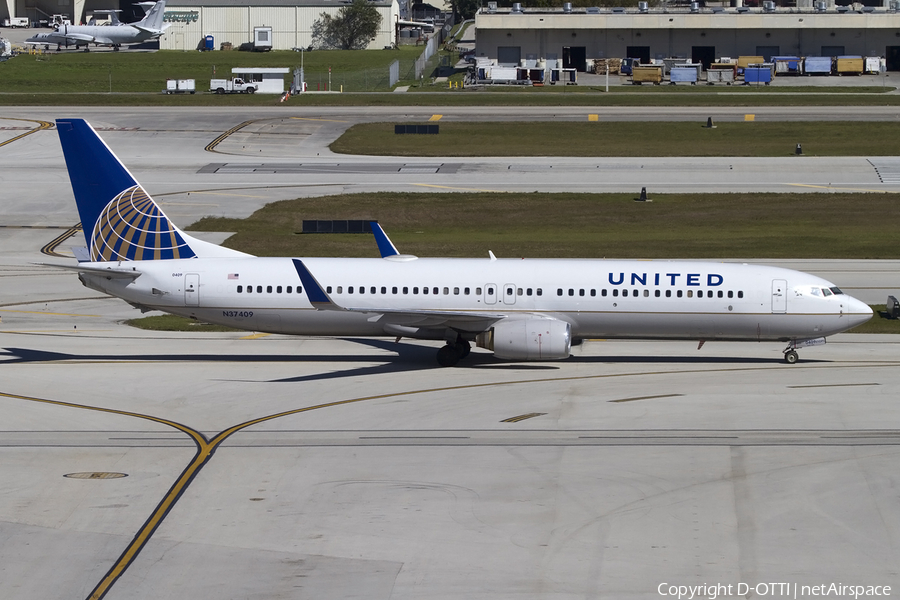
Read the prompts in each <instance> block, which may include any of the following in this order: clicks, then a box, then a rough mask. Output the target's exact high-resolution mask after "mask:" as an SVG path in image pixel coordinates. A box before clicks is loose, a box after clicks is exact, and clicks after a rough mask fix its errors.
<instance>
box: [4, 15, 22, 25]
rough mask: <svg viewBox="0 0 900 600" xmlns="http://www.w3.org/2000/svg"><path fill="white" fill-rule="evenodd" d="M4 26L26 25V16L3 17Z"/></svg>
mask: <svg viewBox="0 0 900 600" xmlns="http://www.w3.org/2000/svg"><path fill="white" fill-rule="evenodd" d="M3 26H4V27H28V17H10V18H8V19H3Z"/></svg>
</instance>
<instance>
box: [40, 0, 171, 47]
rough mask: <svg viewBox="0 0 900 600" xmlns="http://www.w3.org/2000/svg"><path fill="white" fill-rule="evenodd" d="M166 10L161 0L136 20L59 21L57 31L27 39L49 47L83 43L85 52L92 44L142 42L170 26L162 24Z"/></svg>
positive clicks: (153, 38) (113, 45)
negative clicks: (78, 23)
mask: <svg viewBox="0 0 900 600" xmlns="http://www.w3.org/2000/svg"><path fill="white" fill-rule="evenodd" d="M165 11H166V0H159V1H158V2H157V3H156V4H155V5H154V6H153V8H151V9H150V11H149V12H148V13H147V14H146V15H144V18H143V19H141V20H140V21H138V22H137V23H128V24H124V23H119V24H114V25H60V26H59V28H58V29H57V30H56V31H53V32H49V33H39V34H37V35H35V36H33V37H30V38H28V39H27V40H25V43H26V44H32V45H34V46H47V47H49V46H50V45H52V44H56V47H57V49H59V48H60V47H62V46H65V47H69V46H75V48H76V49H78V48H80V47H82V46H83V47H84V51H85V52H87V51H88V50H90V45H91V44H94V45H96V46H112V47H113V48H114V49H115V50H118V49H119V46H121V45H122V44H139V43H141V42H146V41H148V40H155V39H157V38H159V37H160V36H161V35H162V34H163V33H164V32H165V30H166V29H167V28H168V25H163V16H164V14H165ZM116 20H118V19H116Z"/></svg>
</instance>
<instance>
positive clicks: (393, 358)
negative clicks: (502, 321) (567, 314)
mask: <svg viewBox="0 0 900 600" xmlns="http://www.w3.org/2000/svg"><path fill="white" fill-rule="evenodd" d="M347 341H350V342H354V343H357V344H362V345H365V346H369V347H371V348H375V349H378V350H383V351H386V352H388V353H390V355H388V356H384V355H372V354H356V353H353V354H334V355H322V354H316V355H296V354H66V353H62V352H52V351H46V350H34V349H30V348H3V349H2V350H0V365H2V364H22V363H42V362H60V361H111V362H115V361H144V362H156V361H159V362H187V363H191V362H246V363H298V364H302V363H323V362H328V363H337V364H341V365H347V366H350V365H353V364H354V363H364V364H360V365H359V366H357V367H350V368H347V369H343V370H338V371H331V372H327V373H314V374H309V375H298V376H296V377H287V378H282V379H273V380H269V381H268V382H269V383H299V382H303V381H318V380H326V379H342V378H346V377H358V376H364V375H380V374H388V373H404V372H412V371H426V370H432V369H438V368H441V367H438V366H437V364H436V362H435V359H434V348H433V347H430V346H420V345H417V344H407V343H400V342H393V341H388V340H379V339H357V338H350V339H347ZM373 362H376V363H378V364H372V363H373ZM560 362H564V363H566V364H639V363H644V364H657V365H673V364H691V365H698V366H700V365H707V366H708V365H731V366H735V365H744V366H748V365H770V364H772V363H781V360H778V359H773V358H763V357H728V356H582V355H578V354H575V355H573V356H570V357H569V358H568V359H566V360H565V361H560ZM825 362H829V361H827V360H810V359H804V363H825ZM559 368H560V367H559V366H558V364H547V363H542V364H534V363H527V364H523V363H504V362H500V361H498V360H497V359H495V358H494V357H493V356H492V355H490V354H481V353H472V354H470V355H469V356H468V357H467V358H466V359H465V360H463V361H461V362H460V363H459V364H457V365H456V366H455V367H453V369H454V370H455V371H465V370H470V369H471V370H491V371H507V370H508V371H556V370H559ZM229 380H230V381H255V380H243V379H237V378H235V379H231V378H229Z"/></svg>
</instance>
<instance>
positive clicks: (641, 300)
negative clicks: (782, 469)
mask: <svg viewBox="0 0 900 600" xmlns="http://www.w3.org/2000/svg"><path fill="white" fill-rule="evenodd" d="M56 127H57V131H58V133H59V139H60V143H61V145H62V149H63V154H64V156H65V160H66V166H67V169H68V173H69V178H70V180H71V184H72V190H73V192H74V196H75V200H76V204H77V206H78V212H79V216H80V217H81V222H82V225H83V230H84V235H85V242H86V243H87V247H86V248H77V249H75V254H76V258H78V260H79V262H78V264H77V265H58V264H57V265H47V266H56V267H61V268H64V269H69V270H72V271H76V272H77V273H78V277H79V279H80V280H81V282H82V284H84V285H85V286H86V287H88V288H91V289H94V290H97V291H100V292H103V293H105V294H109V295H111V296H115V297H118V298H121V299H123V300H125V301H126V302H128V303H130V304H132V305H133V306H135V307H136V308H139V309H141V310H142V311H148V310H160V311H164V312H168V313H172V314H176V315H181V316H184V317H189V318H193V319H197V320H200V321H205V322H209V323H217V324H221V325H227V326H230V327H233V328H237V329H246V330H251V331H261V332H267V333H280V334H292V335H306V336H385V335H388V336H393V337H396V338H397V340H399V339H400V338H402V337H407V338H414V339H423V340H443V341H445V342H446V345H444V346H443V347H441V348H440V350H439V351H438V353H437V361H438V363H439V364H440V365H442V366H453V365H455V364H457V363H458V361H460V360H461V359H463V358H465V357H466V356H467V355H468V354H469V351H470V349H471V345H472V343H473V342H474V343H475V344H476V345H477V346H478V347H481V348H486V349H488V350H492V351H493V353H494V355H495V356H496V357H498V358H500V359H506V360H513V361H524V360H560V359H565V358H568V357H569V356H570V353H571V351H572V347H573V346H576V345H578V344H580V343H581V342H582V341H583V340H585V339H591V338H630V339H650V340H695V341H698V342H699V343H700V346H702V345H703V344H704V343H705V342H707V341H719V340H728V341H753V342H786V343H787V347H786V348H785V349H784V351H783V352H784V359H785V361H786V362H788V363H790V364H793V363H795V362H797V360H798V354H797V349H798V348H802V347H805V346H816V345H819V344H823V343H824V342H825V338H826V336H829V335H832V334H836V333H840V332H842V331H846V330H848V329H850V328H852V327H855V326H856V325H859V324H861V323H864V322H865V321H867V320H868V319H869V318H870V317H871V316H872V309H871V308H870V307H869V306H868V305H866V304H865V303H863V302H861V301H859V300H857V299H855V298H853V297H851V296H849V295H847V294H844V293H843V292H841V290H840V289H839V288H838V287H837V286H835V285H834V284H833V283H831V282H829V281H826V280H824V279H822V278H820V277H816V276H814V275H810V274H807V273H802V272H799V271H793V270H789V269H782V268H776V267H769V266H759V265H748V264H729V263H720V262H695V261H669V260H657V261H638V260H607V259H602V260H599V259H498V258H496V257H495V256H494V255H493V253H492V252H489V256H488V257H487V258H418V257H416V256H412V255H405V254H400V253H399V251H398V250H397V248H396V246H394V244H393V243H392V242H391V240H390V239H389V238H388V236H387V235H386V234H385V233H384V231H383V229H382V228H381V227H380V226H379V225H378V223H377V222H372V230H373V233H374V234H375V240H376V243H377V246H378V249H379V252H380V254H381V257H380V258H322V257H307V258H296V257H287V258H265V257H256V256H252V255H249V254H245V253H243V252H239V251H237V250H232V249H229V248H225V247H222V246H218V245H215V244H211V243H208V242H204V241H202V240H199V239H195V238H193V237H191V236H190V235H188V234H186V233H185V232H184V231H182V230H181V229H179V228H178V227H177V226H176V225H175V224H174V223H172V221H171V220H170V219H169V218H168V217H167V216H166V215H165V213H164V212H163V211H162V209H161V208H160V207H159V205H158V204H156V202H154V201H153V199H152V198H151V197H150V195H149V194H148V193H147V192H146V190H144V188H142V187H141V185H140V184H139V183H138V182H137V180H136V179H135V178H134V177H133V176H132V175H131V173H130V172H129V171H128V169H127V168H126V167H125V166H124V165H123V164H122V162H121V161H120V160H119V159H118V158H117V157H116V156H115V154H114V153H113V152H112V150H110V148H109V147H108V146H107V145H106V143H105V142H104V141H103V140H102V139H101V138H100V136H99V135H97V133H96V132H95V131H94V130H93V128H92V127H91V126H90V125H89V124H88V123H87V122H86V121H84V120H82V119H58V120H57V121H56Z"/></svg>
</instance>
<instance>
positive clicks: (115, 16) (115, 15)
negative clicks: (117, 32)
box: [88, 9, 125, 27]
mask: <svg viewBox="0 0 900 600" xmlns="http://www.w3.org/2000/svg"><path fill="white" fill-rule="evenodd" d="M120 12H122V11H121V10H119V9H109V10H95V11H93V13H94V16H93V17H91V20H90V21H88V25H90V26H98V27H119V26H120V25H125V23H123V22H122V21H120V20H119V13H120ZM99 15H106V16H107V17H109V23H100V24H98V23H97V17H98V16H99Z"/></svg>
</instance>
